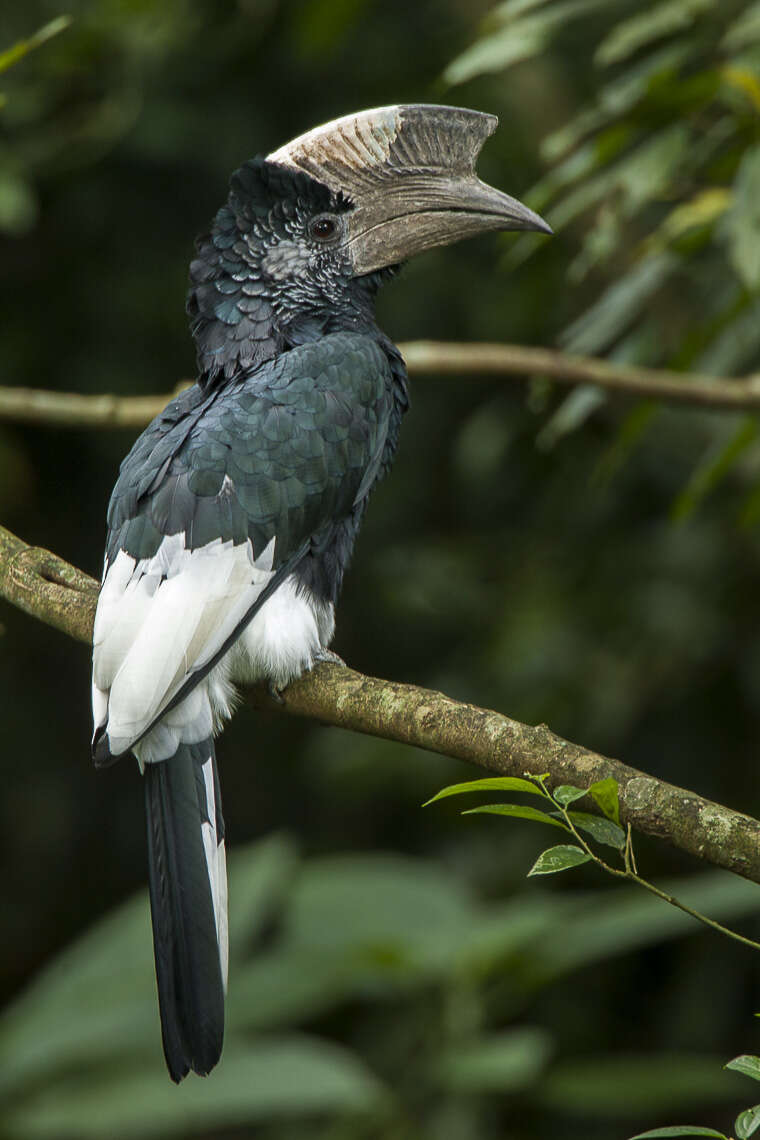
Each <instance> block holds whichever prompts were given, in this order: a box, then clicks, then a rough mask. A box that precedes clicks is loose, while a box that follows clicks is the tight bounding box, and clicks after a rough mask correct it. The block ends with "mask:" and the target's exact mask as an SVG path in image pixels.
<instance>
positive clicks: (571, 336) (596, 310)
mask: <svg viewBox="0 0 760 1140" xmlns="http://www.w3.org/2000/svg"><path fill="white" fill-rule="evenodd" d="M677 265H678V261H677V259H676V258H675V257H674V256H673V254H671V253H669V252H663V253H657V254H654V255H652V256H650V257H646V258H644V260H643V261H641V262H639V263H638V264H637V265H635V266H634V268H633V269H631V270H629V272H628V273H626V274H625V275H624V276H623V277H621V278H620V279H619V280H618V281H617V282H616V283H615V284H614V285H612V286H610V288H609V289H607V290H606V291H605V292H604V293H603V294H602V296H601V298H600V299H599V301H597V302H596V304H595V305H592V306H591V308H590V309H587V310H586V312H585V313H584V314H583V316H582V317H579V318H578V320H576V321H574V322H573V324H571V325H570V327H569V328H568V329H567V330H566V331H565V332H564V333H563V335H562V338H561V339H562V347H563V348H565V349H567V351H569V352H583V353H596V352H601V351H602V350H603V349H605V348H608V347H609V345H610V344H611V343H612V342H613V341H614V340H615V339H616V338H617V337H618V336H620V335H621V333H623V332H624V331H625V329H626V328H627V326H628V325H629V324H630V323H631V322H632V321H633V320H634V318H635V317H637V316H639V314H640V312H641V310H642V308H643V306H644V305H646V304H647V302H648V301H649V300H650V298H651V296H652V294H653V293H655V292H656V291H657V290H658V289H659V288H660V287H661V286H662V285H663V284H664V283H665V281H667V279H668V277H670V275H671V274H672V273H673V272H674V270H675V269H676V267H677Z"/></svg>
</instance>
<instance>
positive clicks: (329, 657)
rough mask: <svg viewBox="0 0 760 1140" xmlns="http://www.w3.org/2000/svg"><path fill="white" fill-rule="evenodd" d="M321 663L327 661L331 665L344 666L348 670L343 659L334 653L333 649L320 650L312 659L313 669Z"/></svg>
mask: <svg viewBox="0 0 760 1140" xmlns="http://www.w3.org/2000/svg"><path fill="white" fill-rule="evenodd" d="M320 661H327V662H329V663H330V664H331V665H342V666H343V668H344V669H347V668H348V666H347V665H346V663H345V661H344V660H343V658H342V657H339V656H338V654H337V653H333V651H332V649H318V650H317V652H316V653H315V654H314V656H313V657H312V659H311V663H312V668H313V667H314V665H316V664H317V663H318V662H320Z"/></svg>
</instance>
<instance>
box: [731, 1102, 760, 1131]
mask: <svg viewBox="0 0 760 1140" xmlns="http://www.w3.org/2000/svg"><path fill="white" fill-rule="evenodd" d="M758 1128H760V1104H755V1105H753V1106H752V1108H745V1110H744V1112H740V1113H739V1115H738V1116H737V1118H736V1121H735V1122H734V1130H735V1132H736V1136H737V1140H749V1137H750V1136H754V1134H755V1132H757V1130H758Z"/></svg>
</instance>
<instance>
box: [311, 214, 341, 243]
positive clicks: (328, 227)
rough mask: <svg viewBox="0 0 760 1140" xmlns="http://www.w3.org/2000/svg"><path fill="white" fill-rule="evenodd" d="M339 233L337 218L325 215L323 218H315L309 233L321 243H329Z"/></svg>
mask: <svg viewBox="0 0 760 1140" xmlns="http://www.w3.org/2000/svg"><path fill="white" fill-rule="evenodd" d="M337 232H338V223H337V222H336V220H335V218H331V217H328V216H327V215H323V216H322V217H321V218H315V219H314V221H313V222H312V223H311V225H310V226H309V233H310V234H311V236H312V237H313V238H317V239H318V240H319V241H329V239H330V238H332V237H335V234H336V233H337Z"/></svg>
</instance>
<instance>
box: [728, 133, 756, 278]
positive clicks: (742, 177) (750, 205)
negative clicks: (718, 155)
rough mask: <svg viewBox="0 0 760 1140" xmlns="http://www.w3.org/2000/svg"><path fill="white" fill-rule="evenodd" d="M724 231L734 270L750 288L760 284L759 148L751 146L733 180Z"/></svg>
mask: <svg viewBox="0 0 760 1140" xmlns="http://www.w3.org/2000/svg"><path fill="white" fill-rule="evenodd" d="M721 232H722V234H723V236H724V238H725V240H726V241H727V244H728V251H729V255H730V257H731V261H732V263H733V266H734V269H735V270H736V272H737V274H738V275H739V278H740V279H741V281H742V282H743V283H744V284H745V285H746V286H747V288H748V289H756V288H757V287H758V285H760V145H757V144H755V146H752V147H749V148H748V149H747V151H746V152H745V154H744V157H743V158H742V161H741V165H740V166H739V170H738V171H737V174H736V178H735V180H734V197H733V203H732V205H731V206H730V208H729V209H728V210H727V211H726V214H725V216H724V218H723V223H722V225H721Z"/></svg>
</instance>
